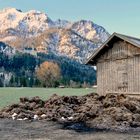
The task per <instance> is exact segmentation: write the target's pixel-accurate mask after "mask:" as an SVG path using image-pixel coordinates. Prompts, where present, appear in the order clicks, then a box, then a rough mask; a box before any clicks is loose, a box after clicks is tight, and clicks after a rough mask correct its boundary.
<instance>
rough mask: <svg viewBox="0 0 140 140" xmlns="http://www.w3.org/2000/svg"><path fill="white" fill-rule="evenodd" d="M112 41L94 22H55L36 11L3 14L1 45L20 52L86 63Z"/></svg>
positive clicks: (16, 11)
mask: <svg viewBox="0 0 140 140" xmlns="http://www.w3.org/2000/svg"><path fill="white" fill-rule="evenodd" d="M108 37H109V33H108V32H107V31H106V30H105V29H104V28H103V27H102V26H99V25H97V24H95V23H93V22H92V21H86V20H81V21H77V22H70V21H67V20H60V19H59V20H57V21H53V20H51V18H49V17H48V15H47V14H45V13H42V12H39V11H35V10H31V11H28V12H22V11H21V10H18V9H15V8H6V9H3V10H2V11H0V41H2V42H5V43H7V44H8V45H10V46H12V47H13V48H15V49H17V50H18V51H20V52H27V53H31V54H34V55H36V54H37V53H39V52H41V53H45V54H49V53H53V54H55V55H57V56H64V57H65V56H66V57H69V58H71V59H75V60H77V61H78V62H80V63H83V62H84V61H85V59H87V57H89V56H90V55H91V54H92V52H93V51H94V50H95V49H96V48H98V47H99V46H100V45H101V44H102V43H103V42H104V41H105V40H106V39H107V38H108Z"/></svg>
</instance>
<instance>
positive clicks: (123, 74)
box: [97, 41, 140, 95]
mask: <svg viewBox="0 0 140 140" xmlns="http://www.w3.org/2000/svg"><path fill="white" fill-rule="evenodd" d="M97 85H98V88H97V92H98V93H99V94H102V95H103V94H106V93H128V94H140V49H137V48H136V47H134V46H133V45H131V44H129V43H126V42H123V41H119V42H117V43H114V45H113V48H112V49H110V50H108V51H107V52H106V53H105V54H104V55H102V56H101V57H100V58H99V59H98V63H97Z"/></svg>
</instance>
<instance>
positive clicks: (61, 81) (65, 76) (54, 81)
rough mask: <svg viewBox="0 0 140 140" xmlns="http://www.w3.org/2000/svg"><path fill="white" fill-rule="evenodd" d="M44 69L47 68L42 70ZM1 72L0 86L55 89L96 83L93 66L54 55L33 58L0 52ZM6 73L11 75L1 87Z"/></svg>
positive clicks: (39, 55)
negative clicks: (62, 86)
mask: <svg viewBox="0 0 140 140" xmlns="http://www.w3.org/2000/svg"><path fill="white" fill-rule="evenodd" d="M43 64H44V66H43ZM45 66H46V68H44V67H45ZM42 67H43V68H42ZM41 68H42V69H41ZM42 71H45V72H44V73H45V75H43V74H42ZM51 72H52V73H51ZM0 73H1V76H0V86H13V87H17V86H18V87H21V86H23V87H57V86H59V85H64V86H67V87H69V86H73V87H74V86H75V87H81V86H82V85H85V84H87V85H92V84H94V83H95V82H96V71H95V70H94V69H93V68H92V67H90V66H85V65H84V64H81V63H79V62H76V61H75V60H72V59H69V58H67V57H62V56H56V55H54V54H41V53H39V54H38V55H37V56H33V55H31V54H26V53H24V54H23V53H16V54H15V55H13V56H8V55H6V54H4V53H0ZM7 73H11V77H10V79H8V80H7V81H8V82H6V84H4V80H5V75H6V74H7ZM41 76H42V78H41ZM49 76H52V77H49ZM44 78H45V80H44Z"/></svg>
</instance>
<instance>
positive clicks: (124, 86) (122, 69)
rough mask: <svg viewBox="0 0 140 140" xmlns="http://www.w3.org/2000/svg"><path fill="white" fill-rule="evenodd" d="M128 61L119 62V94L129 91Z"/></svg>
mask: <svg viewBox="0 0 140 140" xmlns="http://www.w3.org/2000/svg"><path fill="white" fill-rule="evenodd" d="M127 68H128V67H127V59H123V60H118V61H117V90H118V91H119V92H127V91H128V69H127Z"/></svg>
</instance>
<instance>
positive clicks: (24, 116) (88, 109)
mask: <svg viewBox="0 0 140 140" xmlns="http://www.w3.org/2000/svg"><path fill="white" fill-rule="evenodd" d="M0 118H12V119H13V120H41V119H46V120H52V121H59V122H74V123H77V122H80V123H81V122H83V123H85V124H87V125H88V126H90V127H97V128H106V129H110V128H111V129H129V128H130V127H131V128H132V127H133V128H136V127H140V99H137V98H134V97H133V98H132V97H128V96H125V95H124V94H121V95H115V94H107V95H106V96H99V95H98V94H95V93H91V94H88V95H85V96H58V95H56V94H54V95H53V96H51V97H50V99H48V100H46V101H43V100H42V99H40V98H39V97H33V98H30V99H29V98H26V97H24V98H20V102H19V103H18V104H12V105H10V106H7V107H5V108H3V109H2V110H1V111H0Z"/></svg>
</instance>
